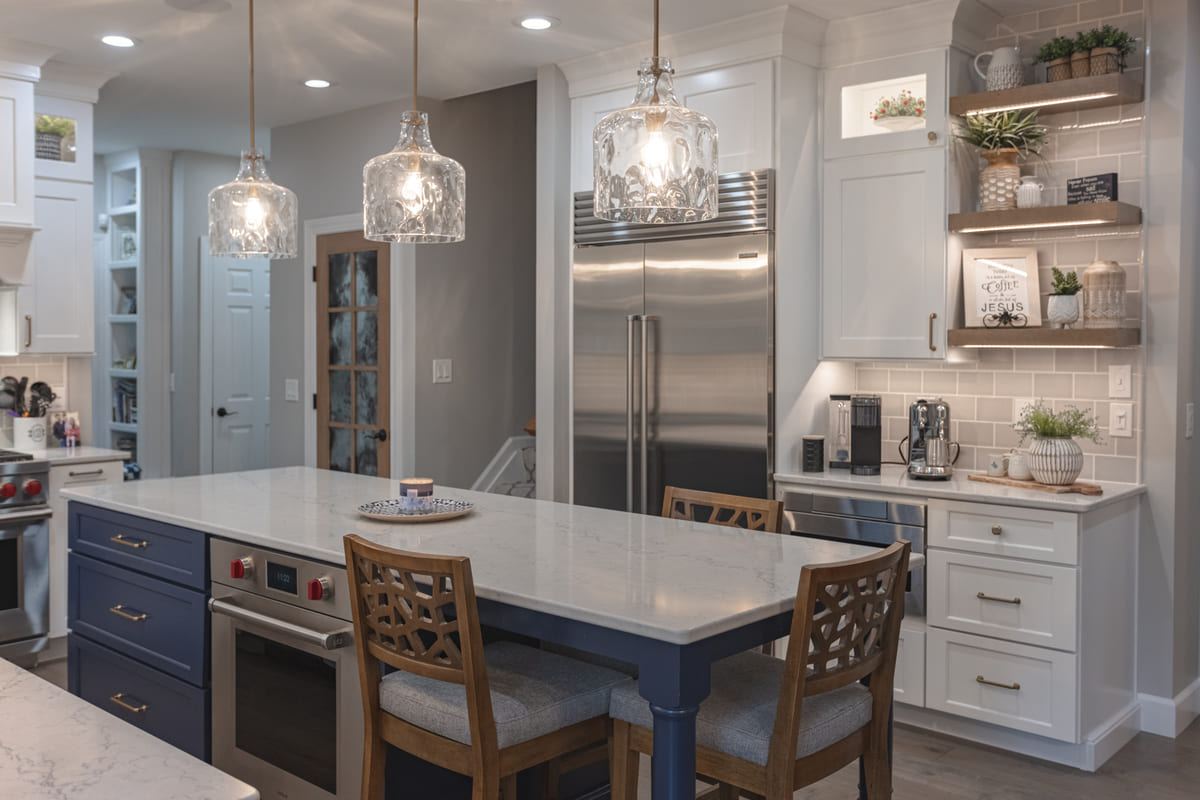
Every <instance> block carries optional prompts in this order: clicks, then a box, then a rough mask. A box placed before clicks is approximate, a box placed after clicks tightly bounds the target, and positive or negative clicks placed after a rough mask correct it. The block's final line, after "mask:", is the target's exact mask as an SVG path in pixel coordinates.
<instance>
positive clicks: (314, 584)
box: [308, 578, 333, 600]
mask: <svg viewBox="0 0 1200 800" xmlns="http://www.w3.org/2000/svg"><path fill="white" fill-rule="evenodd" d="M331 597H333V580H332V579H330V578H313V579H312V580H311V581H309V582H308V599H309V600H328V599H329V598H331Z"/></svg>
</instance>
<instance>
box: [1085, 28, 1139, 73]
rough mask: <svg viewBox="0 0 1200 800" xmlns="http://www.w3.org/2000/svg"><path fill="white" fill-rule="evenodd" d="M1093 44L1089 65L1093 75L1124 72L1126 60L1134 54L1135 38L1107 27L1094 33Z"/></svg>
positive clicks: (1117, 29)
mask: <svg viewBox="0 0 1200 800" xmlns="http://www.w3.org/2000/svg"><path fill="white" fill-rule="evenodd" d="M1092 34H1093V37H1094V38H1093V44H1092V49H1091V51H1089V55H1088V59H1089V61H1088V63H1089V65H1090V73H1091V74H1092V75H1107V74H1108V73H1110V72H1123V71H1124V70H1125V59H1126V58H1128V56H1129V54H1130V53H1132V52H1133V45H1134V41H1135V40H1134V38H1133V37H1132V36H1130V35H1129V34H1128V33H1126V32H1125V31H1123V30H1120V29H1119V28H1114V27H1113V26H1112V25H1105V26H1104V27H1102V28H1100V29H1099V30H1094V31H1092Z"/></svg>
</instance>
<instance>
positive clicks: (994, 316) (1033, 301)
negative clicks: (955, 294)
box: [963, 247, 1042, 328]
mask: <svg viewBox="0 0 1200 800" xmlns="http://www.w3.org/2000/svg"><path fill="white" fill-rule="evenodd" d="M963 308H964V309H965V316H966V319H965V323H966V326H967V327H968V328H1037V327H1040V326H1041V324H1042V302H1041V295H1040V292H1039V290H1038V258H1037V248H1034V247H992V248H989V249H980V250H963Z"/></svg>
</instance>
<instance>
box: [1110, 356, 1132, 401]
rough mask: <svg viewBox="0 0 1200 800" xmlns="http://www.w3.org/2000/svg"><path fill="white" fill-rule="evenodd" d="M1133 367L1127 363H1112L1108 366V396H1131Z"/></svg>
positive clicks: (1127, 397) (1122, 397) (1125, 398)
mask: <svg viewBox="0 0 1200 800" xmlns="http://www.w3.org/2000/svg"><path fill="white" fill-rule="evenodd" d="M1132 380H1133V369H1132V367H1130V366H1129V365H1128V364H1113V365H1112V366H1110V367H1109V368H1108V396H1109V397H1115V398H1120V399H1122V400H1128V399H1129V398H1131V397H1133V386H1132V385H1131V381H1132Z"/></svg>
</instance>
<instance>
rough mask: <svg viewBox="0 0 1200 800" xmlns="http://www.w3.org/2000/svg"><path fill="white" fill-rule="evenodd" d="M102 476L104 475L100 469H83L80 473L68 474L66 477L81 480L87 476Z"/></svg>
mask: <svg viewBox="0 0 1200 800" xmlns="http://www.w3.org/2000/svg"><path fill="white" fill-rule="evenodd" d="M103 474H104V470H102V469H85V470H83V471H82V472H68V473H67V476H68V477H70V478H82V477H85V476H87V475H103Z"/></svg>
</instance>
